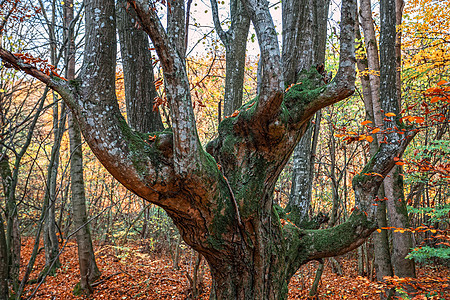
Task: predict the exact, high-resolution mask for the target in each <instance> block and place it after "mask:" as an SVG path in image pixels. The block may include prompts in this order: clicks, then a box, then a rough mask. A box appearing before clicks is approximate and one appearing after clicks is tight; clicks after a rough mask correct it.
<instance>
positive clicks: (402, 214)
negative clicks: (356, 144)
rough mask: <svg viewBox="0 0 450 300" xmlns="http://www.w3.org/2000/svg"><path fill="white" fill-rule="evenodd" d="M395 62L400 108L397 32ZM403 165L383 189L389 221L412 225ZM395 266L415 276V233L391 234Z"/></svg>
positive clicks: (399, 15) (397, 16) (399, 225)
mask: <svg viewBox="0 0 450 300" xmlns="http://www.w3.org/2000/svg"><path fill="white" fill-rule="evenodd" d="M395 2H396V3H395V4H396V5H395V7H396V13H395V19H396V24H397V25H399V24H401V20H402V12H403V6H404V3H403V0H396V1H395ZM395 61H396V72H395V73H396V74H395V75H396V85H395V89H396V93H397V100H398V105H399V107H401V95H402V90H401V70H400V67H401V35H400V34H399V33H397V35H396V38H395ZM402 173H403V172H402V167H401V166H395V167H394V168H393V169H392V170H391V172H390V173H389V175H388V176H387V177H386V178H385V180H384V191H385V194H386V197H387V199H388V201H387V209H388V214H389V223H390V225H391V226H393V227H397V228H409V227H410V222H409V217H408V212H407V210H406V201H405V195H404V188H403V174H402ZM392 237H393V239H392V249H393V251H392V265H393V267H394V273H395V275H397V276H399V277H416V270H415V264H414V260H412V259H407V258H405V257H406V256H407V255H408V254H409V252H410V251H411V249H412V248H413V246H414V245H413V240H412V233H411V232H409V231H405V232H403V233H400V232H395V231H394V232H393V233H392Z"/></svg>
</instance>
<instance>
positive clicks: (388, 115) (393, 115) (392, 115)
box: [386, 112, 396, 117]
mask: <svg viewBox="0 0 450 300" xmlns="http://www.w3.org/2000/svg"><path fill="white" fill-rule="evenodd" d="M395 116H396V114H394V113H391V112H388V113H387V114H386V117H395Z"/></svg>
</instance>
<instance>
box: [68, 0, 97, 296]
mask: <svg viewBox="0 0 450 300" xmlns="http://www.w3.org/2000/svg"><path fill="white" fill-rule="evenodd" d="M73 20H74V5H73V0H67V1H66V2H65V5H64V23H65V27H66V28H68V29H69V30H68V31H67V32H66V38H67V40H68V42H67V49H66V78H67V79H69V80H73V79H74V78H75V38H74V36H73V32H72V31H71V30H70V24H71V22H73ZM67 119H68V126H69V142H70V153H71V156H70V177H71V192H72V213H73V224H74V225H75V230H78V229H79V230H78V231H77V233H76V239H77V245H78V263H79V267H80V283H79V291H76V288H75V293H76V294H84V295H89V294H90V293H91V291H92V287H91V284H92V283H93V282H94V281H95V280H97V279H98V278H99V277H100V271H99V269H98V267H97V264H96V262H95V255H94V247H93V245H92V239H91V233H90V229H89V224H88V223H87V221H88V216H87V213H86V195H85V186H84V177H83V148H82V140H81V133H80V130H79V128H78V124H76V122H75V120H74V119H73V116H72V113H71V112H69V113H68V118H67Z"/></svg>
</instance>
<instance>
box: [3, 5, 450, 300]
mask: <svg viewBox="0 0 450 300" xmlns="http://www.w3.org/2000/svg"><path fill="white" fill-rule="evenodd" d="M272 2H273V1H272ZM401 2H402V1H397V3H401ZM120 5H122V7H121V6H120ZM164 5H166V4H165V2H164V1H161V6H164ZM191 5H192V10H191V17H190V20H188V21H187V23H188V24H189V35H191V37H190V41H189V44H188V46H187V51H186V65H187V72H188V77H189V81H190V88H191V95H192V103H193V109H194V112H195V119H196V123H197V130H198V136H199V138H200V140H201V142H202V144H204V145H206V144H207V143H208V142H209V141H211V140H213V139H215V138H217V136H218V133H217V128H218V124H219V121H220V120H224V119H226V118H229V117H230V116H232V117H235V116H236V115H235V114H236V113H237V114H238V113H239V112H238V111H237V109H238V108H239V107H240V105H237V106H234V107H233V106H230V104H229V103H228V104H227V101H229V100H227V99H224V94H225V97H227V94H226V93H225V86H226V82H225V77H226V74H227V67H226V60H227V55H229V52H227V51H229V49H230V47H231V46H230V45H229V40H224V39H222V37H223V34H224V33H223V32H222V33H221V32H220V30H219V29H218V27H217V26H218V24H217V23H219V26H223V27H224V28H228V29H230V21H229V18H231V17H230V16H228V15H227V13H226V12H225V10H224V9H226V8H227V7H228V5H229V3H228V2H225V1H221V2H219V3H217V2H215V5H216V6H215V8H214V4H213V5H212V7H210V4H209V3H208V4H205V3H197V1H192V0H189V1H187V6H188V7H191ZM217 5H218V6H217ZM358 5H359V16H358V17H359V23H360V26H358V30H357V41H356V42H357V51H356V58H357V69H358V76H357V84H356V92H355V93H354V94H353V95H352V96H351V97H348V98H347V99H346V100H344V101H341V102H338V103H336V104H334V105H332V106H328V107H326V108H323V109H321V110H320V111H319V112H317V113H316V114H315V116H314V117H313V118H312V121H311V125H310V126H309V129H308V130H307V133H306V134H305V135H304V137H303V138H302V140H301V141H300V144H299V145H300V146H299V149H300V148H302V147H303V148H302V149H303V150H301V149H300V150H299V151H297V150H295V151H294V154H293V156H292V157H291V158H290V159H289V162H288V163H287V165H286V167H285V168H284V169H283V171H282V172H281V175H280V177H279V179H278V181H277V183H276V186H275V193H274V199H273V201H274V202H275V203H276V204H278V205H279V206H281V207H282V208H284V209H285V210H286V211H287V212H288V214H287V215H286V217H285V218H282V220H281V222H282V223H283V222H289V223H293V224H296V225H298V224H299V223H301V222H304V220H306V219H307V220H308V222H311V226H312V227H311V228H315V229H318V228H321V229H324V228H331V227H333V226H335V225H339V224H341V223H343V222H345V221H346V220H347V219H348V218H349V216H350V214H351V213H352V211H353V207H354V206H355V193H354V190H353V187H352V180H353V177H354V176H355V175H357V174H359V173H361V172H362V169H363V167H364V166H365V165H366V164H367V163H368V162H369V161H370V159H371V157H373V156H374V151H375V152H376V145H377V143H383V141H385V138H384V136H385V134H386V132H387V131H389V130H397V131H399V132H402V131H401V129H399V128H397V127H394V126H393V128H388V129H386V128H383V127H381V126H379V125H378V124H380V120H383V119H386V118H389V117H393V116H396V114H395V113H394V112H391V111H381V110H379V111H378V112H379V113H378V116H377V115H376V114H377V113H376V109H374V107H375V104H373V103H376V99H375V97H376V96H375V95H378V96H377V97H379V89H380V86H379V85H380V80H379V76H380V62H379V58H378V56H379V54H378V51H379V50H378V41H379V39H380V16H379V14H380V13H379V3H377V2H376V1H373V2H372V3H370V1H367V0H361V1H360V3H359V4H358ZM197 6H198V7H197ZM338 6H339V5H338V4H336V3H332V5H331V6H330V9H329V12H328V16H329V18H328V20H327V26H328V30H327V36H326V56H325V64H324V65H319V66H316V68H317V71H318V72H319V73H321V74H323V80H324V81H325V83H326V81H327V80H330V79H331V78H332V77H333V74H336V73H337V68H338V65H339V52H340V49H339V36H340V32H339V24H338V21H337V20H336V15H339V7H338ZM117 7H118V8H117V17H118V28H120V22H124V23H125V22H132V21H131V20H129V19H127V17H126V10H127V9H128V8H126V4H124V2H123V1H118V3H117ZM0 8H1V10H0V16H1V20H0V46H1V48H3V49H5V50H8V51H10V52H12V53H16V56H18V57H20V58H21V59H22V60H23V61H25V62H27V63H30V64H33V65H34V66H36V67H37V68H39V69H40V70H42V71H43V72H47V73H48V74H53V75H57V76H59V77H60V78H62V79H65V78H67V79H69V80H70V79H73V78H74V77H75V76H76V74H78V72H79V69H80V66H81V63H82V55H83V47H84V43H85V38H84V29H85V21H84V17H83V16H84V14H85V11H84V10H85V6H84V4H83V2H82V1H72V0H69V1H55V0H39V1H26V0H16V1H7V0H2V1H0ZM277 9H279V10H281V3H280V2H273V3H271V10H272V11H276V10H277ZM211 11H212V13H213V14H215V20H214V21H215V23H216V24H209V23H208V24H206V25H205V23H204V21H203V18H204V15H208V14H210V13H211ZM124 13H125V14H124ZM449 15H450V1H448V0H405V2H404V8H403V14H401V13H400V19H397V21H400V22H398V24H399V25H398V26H397V32H398V36H397V37H398V39H397V46H398V47H400V45H401V52H399V53H400V55H398V56H397V57H398V58H401V60H399V61H398V64H399V65H398V66H399V70H400V72H399V74H398V76H400V78H401V81H399V85H398V88H397V90H398V93H399V94H398V95H399V99H401V115H402V117H401V122H403V123H404V124H406V125H407V126H411V127H412V128H414V131H415V132H416V135H415V137H414V139H413V140H412V141H411V142H410V144H409V146H408V147H407V148H406V150H405V152H404V154H403V156H402V157H396V158H395V160H396V167H395V169H394V170H393V171H392V172H391V173H390V175H388V176H386V178H384V180H385V181H384V189H383V193H380V196H379V198H377V202H376V204H375V205H376V206H377V218H378V229H377V230H376V231H375V232H374V233H373V234H372V236H371V237H370V238H369V239H367V241H366V242H365V243H364V244H362V245H361V246H360V247H359V248H358V249H357V250H354V251H352V252H349V253H348V254H345V255H343V256H337V257H332V258H326V259H319V260H318V261H314V262H310V263H308V264H307V265H304V266H302V267H301V268H300V270H299V271H298V272H297V273H296V274H295V275H294V277H293V278H292V280H291V284H290V286H289V299H306V298H307V297H308V295H309V296H310V297H314V296H315V297H318V298H320V299H328V298H329V299H378V298H379V297H380V295H381V297H384V296H383V295H388V296H393V295H394V296H396V297H400V298H402V297H403V299H413V298H414V299H426V298H432V299H449V298H450V288H449V287H450V286H449V285H450V282H449V279H448V278H449V277H448V276H449V275H450V272H449V267H450V221H449V220H450V184H449V183H450V124H449V118H450V110H449V107H450V70H449V66H450V49H449V47H450V46H449V45H450V18H449V17H448V16H449ZM219 17H220V18H221V19H222V21H220V20H219V19H220V18H219ZM221 22H222V23H221ZM99 26H101V24H99ZM214 26H215V27H214ZM251 27H252V26H251ZM220 28H221V27H220ZM135 30H138V31H139V30H140V25H139V24H138V23H137V22H136V24H135ZM230 30H231V29H230ZM280 30H281V29H280ZM217 32H218V33H219V34H217ZM119 39H120V48H119V49H118V52H119V62H118V66H117V68H116V75H115V76H116V88H117V90H116V95H117V98H118V101H119V105H120V109H121V112H122V114H123V115H124V116H125V117H129V116H128V115H129V114H131V113H133V110H130V109H129V108H128V107H127V106H128V105H130V104H129V103H127V100H126V99H127V98H128V97H129V96H127V95H128V94H127V93H131V92H130V90H126V88H125V85H126V83H125V81H126V80H127V78H126V76H127V75H126V72H124V69H126V68H127V67H129V65H128V66H127V64H131V63H132V62H131V61H129V60H127V58H126V57H127V56H128V55H130V54H129V53H130V52H127V51H129V50H127V48H126V47H125V45H126V43H127V42H126V39H127V36H126V35H123V34H122V33H120V32H119V33H118V40H119ZM255 40H256V37H255V34H254V31H253V29H251V30H250V34H249V35H248V38H247V43H248V48H249V49H253V48H255V44H254V43H255ZM145 41H146V43H147V44H148V38H147V37H145ZM144 43H145V42H144ZM201 46H203V49H204V50H201V51H200V50H199V49H198V48H200V47H201ZM144 47H145V45H144ZM147 49H148V50H147V52H146V54H145V55H147V56H148V57H150V58H151V59H150V60H149V62H150V66H147V69H148V70H152V71H153V74H152V75H149V76H153V82H154V85H153V86H150V87H148V88H149V89H153V90H152V93H153V94H152V95H153V97H152V98H151V99H150V100H149V101H150V102H147V104H148V103H151V107H141V108H136V109H135V110H153V113H156V112H158V111H159V115H160V116H161V117H160V119H159V121H158V120H157V121H155V122H156V123H158V122H162V124H164V127H165V128H168V127H171V122H172V120H171V117H170V116H171V115H170V112H169V110H170V108H169V104H168V102H167V98H166V91H165V87H164V77H163V74H162V70H161V66H160V62H159V60H158V57H157V55H156V53H155V49H154V47H153V46H152V45H151V44H148V47H147ZM205 49H206V50H205ZM398 51H400V48H398ZM227 53H228V54H227ZM244 57H245V67H244V68H243V70H244V76H243V78H244V83H243V94H242V103H247V102H249V101H251V100H252V99H254V97H255V96H256V95H257V91H258V61H259V54H258V53H257V51H256V50H255V51H254V50H249V51H247V54H246V55H245V54H244ZM137 63H139V62H137ZM8 64H9V63H8V62H6V61H4V62H3V64H2V65H1V66H0V123H1V132H0V173H1V179H2V188H1V191H0V197H1V198H0V207H1V210H0V244H1V245H2V247H0V248H1V249H0V250H1V251H0V252H1V253H0V258H1V266H0V267H1V272H2V275H1V276H0V277H1V279H2V282H1V286H0V292H1V293H2V294H1V293H0V299H4V298H2V297H3V295H10V297H11V299H21V297H23V299H31V298H35V299H75V298H76V297H83V294H84V295H86V294H91V297H92V298H94V299H134V298H137V299H187V298H189V299H197V298H199V299H208V297H209V291H210V286H211V275H210V274H209V268H208V264H207V263H206V262H205V260H204V259H203V258H202V255H200V254H197V252H195V251H194V250H192V249H191V248H190V247H189V246H188V245H186V244H185V243H184V241H183V239H182V237H181V236H180V234H179V233H178V230H177V228H176V226H175V225H174V224H173V222H172V220H171V219H170V218H169V217H168V216H167V214H166V212H165V211H164V210H163V209H162V208H160V207H158V206H155V205H153V204H151V203H150V202H148V201H146V200H144V199H142V198H140V197H138V196H137V195H135V194H133V193H132V192H131V191H129V190H128V189H126V188H125V187H123V186H122V185H121V184H120V183H119V182H118V181H117V180H116V179H114V177H113V176H112V175H110V173H109V172H108V171H106V170H105V169H104V167H103V166H102V165H101V164H100V162H99V161H98V160H97V159H96V157H95V155H94V154H93V153H92V152H91V150H90V148H89V147H88V146H87V144H85V143H84V140H83V139H82V138H81V136H80V131H79V130H78V129H77V126H76V124H74V121H73V117H72V115H71V113H70V110H69V109H68V108H67V107H66V105H65V104H64V102H63V101H62V99H61V96H59V95H58V94H57V93H56V92H53V91H52V90H51V89H49V88H48V87H46V85H45V84H43V83H41V82H40V81H38V80H36V79H33V78H32V77H30V76H27V75H25V74H24V73H22V72H20V71H18V70H14V69H11V68H10V65H8ZM227 76H228V75H227ZM230 76H231V75H230ZM377 82H378V86H377ZM288 88H290V87H288ZM136 90H137V89H136ZM135 97H137V96H135ZM228 97H229V95H228ZM251 105H253V104H251ZM251 105H250V106H249V107H248V108H247V110H248V109H250V107H251ZM230 107H232V108H230ZM368 107H369V108H370V107H371V108H370V109H368ZM377 118H379V119H378V120H377ZM156 123H155V124H156ZM133 126H134V125H133ZM135 126H136V127H137V128H139V127H138V126H140V125H139V124H135ZM148 126H152V125H148ZM155 126H157V125H155ZM158 126H159V125H158ZM155 128H157V127H155ZM152 138H153V139H155V138H156V136H153V137H152V136H150V137H149V142H152V141H153V140H152ZM302 145H303V146H302ZM305 145H306V146H305ZM374 145H375V146H374ZM374 147H375V150H374ZM305 149H306V150H305ZM302 151H303V152H302ZM305 151H306V155H305ZM302 153H303V154H302ZM302 172H303V173H302ZM305 172H306V173H305ZM80 174H81V176H80ZM299 174H309V175H307V176H306V177H305V176H303V177H301V178H300V177H299V176H300V175H299ZM366 175H367V174H366ZM370 175H371V176H382V175H380V174H377V173H371V174H370ZM302 178H303V180H306V181H301V180H302ZM305 178H306V179H305ZM302 187H303V188H305V187H307V188H309V190H310V195H309V197H310V200H308V201H306V202H302V200H301V199H300V198H299V195H300V194H301V191H299V189H301V188H302ZM296 209H300V210H301V213H302V214H303V216H299V215H298V212H296ZM84 211H85V212H86V213H84ZM289 212H290V213H289ZM290 214H291V216H292V218H291V217H290ZM283 225H284V224H283ZM302 226H309V225H305V223H302ZM314 226H315V227H314ZM77 245H78V248H77ZM77 249H78V252H77ZM80 270H81V273H80ZM83 270H84V271H83ZM386 276H387V277H386ZM5 297H7V296H5ZM5 299H7V298H5Z"/></svg>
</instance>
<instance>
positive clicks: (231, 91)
mask: <svg viewBox="0 0 450 300" xmlns="http://www.w3.org/2000/svg"><path fill="white" fill-rule="evenodd" d="M211 8H212V13H213V20H214V27H215V29H216V31H217V33H218V35H219V38H220V40H221V41H222V43H223V44H224V45H225V58H226V71H225V95H224V102H223V103H224V104H223V114H224V116H230V115H231V114H233V112H234V111H235V110H237V109H238V108H239V107H241V105H242V94H243V85H244V70H245V54H246V47H247V36H248V31H249V28H250V18H249V16H248V15H247V12H246V11H245V8H244V5H243V3H242V1H241V0H232V1H230V14H231V16H230V17H231V26H230V28H229V29H228V30H227V31H224V30H223V29H222V25H221V23H220V20H219V12H218V8H217V1H216V0H211Z"/></svg>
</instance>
